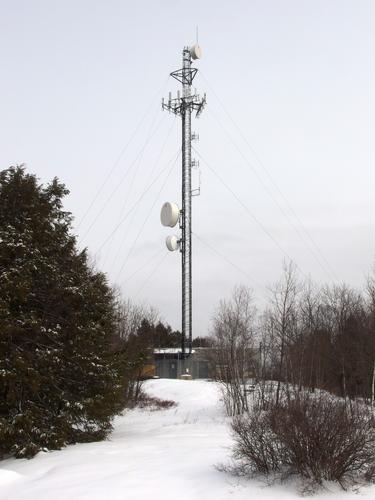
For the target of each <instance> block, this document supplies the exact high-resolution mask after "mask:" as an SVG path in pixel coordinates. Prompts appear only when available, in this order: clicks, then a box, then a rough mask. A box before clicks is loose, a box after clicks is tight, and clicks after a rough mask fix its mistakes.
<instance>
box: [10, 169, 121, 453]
mask: <svg viewBox="0 0 375 500" xmlns="http://www.w3.org/2000/svg"><path fill="white" fill-rule="evenodd" d="M66 194H68V191H67V189H66V188H65V186H64V185H63V184H61V183H59V182H58V180H57V179H56V178H55V179H54V180H53V181H52V182H51V183H50V184H49V185H47V186H45V187H44V186H42V185H40V184H39V183H38V180H37V178H36V177H35V176H34V175H30V174H27V173H26V172H25V169H24V168H23V167H11V168H9V169H7V170H4V171H2V172H0V457H1V456H6V455H15V456H17V457H30V456H33V455H34V454H35V453H37V452H38V451H39V450H43V449H44V450H47V449H59V448H61V447H62V446H64V445H66V444H68V443H73V442H77V441H87V440H94V439H100V438H103V437H104V436H105V435H106V434H107V433H108V432H109V431H110V429H111V423H110V422H111V418H112V416H113V415H114V413H115V412H116V410H118V407H119V400H120V396H121V390H122V387H121V382H120V380H121V377H120V373H119V364H120V361H119V360H118V358H115V357H114V355H113V352H112V348H111V346H112V340H113V335H114V330H115V313H114V307H115V306H114V304H115V301H114V297H113V294H112V291H111V289H110V287H109V286H108V284H107V282H106V278H105V276H104V275H103V274H102V273H99V272H96V271H95V270H94V269H93V268H92V266H90V265H89V263H88V257H87V253H86V251H79V250H78V249H77V244H76V238H75V236H73V235H72V233H71V222H72V217H71V214H70V213H68V212H65V211H63V209H62V199H63V197H64V196H65V195H66Z"/></svg>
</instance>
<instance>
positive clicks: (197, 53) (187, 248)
mask: <svg viewBox="0 0 375 500" xmlns="http://www.w3.org/2000/svg"><path fill="white" fill-rule="evenodd" d="M200 57H201V49H200V47H199V46H198V45H194V46H193V47H184V49H183V51H182V69H179V70H177V71H173V72H172V73H171V76H172V77H173V78H175V79H176V80H177V81H179V82H180V83H181V84H182V95H180V92H179V91H178V92H177V98H174V99H172V97H171V94H169V98H168V101H167V102H164V99H163V102H162V108H163V109H165V110H168V111H170V112H172V113H174V114H175V115H179V116H181V123H182V148H181V149H182V186H181V187H182V208H181V210H180V213H179V222H180V228H181V239H180V240H178V243H179V245H178V246H176V248H175V247H173V245H172V246H170V245H169V244H168V239H167V246H168V248H169V249H170V250H176V249H177V248H179V249H180V252H181V270H182V346H181V347H182V357H183V358H184V357H186V355H187V354H190V353H191V347H192V241H191V232H192V203H191V202H192V196H193V193H192V183H191V169H192V163H193V162H192V158H191V142H192V133H191V115H192V112H193V111H196V116H197V117H198V116H199V114H200V113H201V111H202V110H203V107H204V105H205V103H206V96H205V95H204V97H203V98H201V97H199V95H197V94H192V91H191V86H192V83H193V80H194V77H195V75H196V74H197V72H198V70H197V69H196V68H194V67H192V61H193V60H195V59H199V58H200ZM166 205H171V204H165V205H164V206H163V208H162V223H163V224H164V225H168V226H171V227H173V225H174V224H171V223H165V222H168V221H167V220H166V219H164V221H163V210H164V212H165V210H166V208H165V206H166ZM164 215H165V213H164ZM169 238H170V237H169ZM169 241H170V240H169ZM186 341H187V342H188V346H187V347H188V353H187V352H186Z"/></svg>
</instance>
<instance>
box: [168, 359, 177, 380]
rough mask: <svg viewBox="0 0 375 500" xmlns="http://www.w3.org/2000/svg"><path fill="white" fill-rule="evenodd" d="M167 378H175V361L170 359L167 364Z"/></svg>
mask: <svg viewBox="0 0 375 500" xmlns="http://www.w3.org/2000/svg"><path fill="white" fill-rule="evenodd" d="M169 378H177V360H176V359H172V361H171V362H170V364H169Z"/></svg>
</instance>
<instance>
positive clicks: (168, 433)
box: [0, 379, 375, 500]
mask: <svg viewBox="0 0 375 500" xmlns="http://www.w3.org/2000/svg"><path fill="white" fill-rule="evenodd" d="M145 387H146V390H147V392H148V393H149V394H150V395H153V396H158V397H161V398H164V399H172V400H174V401H176V402H177V403H178V406H177V407H174V408H171V409H169V410H160V411H149V410H140V409H136V410H132V411H128V412H126V413H125V414H124V415H122V416H119V417H117V418H116V419H115V422H114V431H113V433H112V434H111V436H110V438H109V439H108V440H107V441H103V442H100V443H88V444H79V445H74V446H69V447H67V448H65V449H63V450H61V451H55V452H48V453H39V454H38V455H37V456H36V457H35V458H34V459H32V460H15V459H9V460H5V461H3V462H0V499H1V500H8V499H9V500H10V499H12V500H21V499H22V500H25V499H28V500H34V499H35V500H47V499H48V500H51V499H52V500H67V499H69V500H76V499H87V500H88V499H90V500H99V499H111V500H117V499H121V500H148V499H150V500H151V499H152V500H172V499H173V500H203V499H204V500H228V499H230V500H245V499H246V500H248V499H250V498H251V499H255V500H266V499H273V500H274V499H276V498H277V499H281V500H291V499H296V498H300V496H299V494H298V491H297V489H296V484H293V483H289V484H283V485H280V484H274V485H272V486H267V485H265V484H264V483H262V482H261V481H260V480H248V479H243V478H241V479H239V478H235V477H232V476H231V475H229V474H226V473H223V472H219V471H218V470H217V469H216V468H215V464H216V465H217V464H220V463H225V462H227V461H228V456H229V453H230V446H231V442H232V441H231V436H230V432H229V427H228V423H229V420H228V419H227V417H226V416H225V414H224V411H223V408H222V404H221V402H220V392H219V389H218V386H217V385H216V384H215V383H213V382H208V381H198V380H194V381H182V380H166V379H159V380H152V381H149V382H147V383H146V385H145ZM359 497H360V498H366V499H369V498H371V499H375V486H371V487H363V488H361V490H360V492H359V494H358V493H355V492H353V491H352V492H348V493H345V492H343V491H342V490H341V489H340V488H339V487H337V486H329V491H325V492H320V493H319V494H317V495H316V496H314V499H316V500H322V499H324V500H327V499H330V500H342V499H345V500H354V498H355V499H357V500H358V498H359Z"/></svg>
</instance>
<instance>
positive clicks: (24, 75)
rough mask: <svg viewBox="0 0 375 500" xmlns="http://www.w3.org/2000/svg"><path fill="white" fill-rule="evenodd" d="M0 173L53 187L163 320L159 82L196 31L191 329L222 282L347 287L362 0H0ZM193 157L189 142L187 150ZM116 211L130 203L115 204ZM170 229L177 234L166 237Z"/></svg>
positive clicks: (366, 140)
mask: <svg viewBox="0 0 375 500" xmlns="http://www.w3.org/2000/svg"><path fill="white" fill-rule="evenodd" d="M0 9H1V12H0V53H1V70H2V71H1V73H2V77H1V79H0V96H1V110H0V120H1V134H0V156H1V168H7V167H8V166H10V165H15V164H20V163H25V164H26V166H27V168H28V170H29V171H30V172H32V173H35V174H37V175H38V177H39V178H40V179H41V181H43V182H47V181H48V180H51V179H52V178H53V177H54V176H57V177H59V179H60V180H61V181H63V182H64V183H65V184H66V185H67V187H68V188H69V189H70V192H71V193H70V195H69V197H68V198H67V199H66V202H65V207H66V209H67V210H70V211H71V212H73V214H74V216H75V232H76V234H77V235H78V239H79V242H80V246H81V247H84V246H88V248H89V250H90V253H91V255H92V256H93V257H94V258H95V260H96V262H97V265H98V267H99V268H100V269H102V270H104V271H105V272H107V273H108V275H109V278H110V281H111V282H112V283H117V284H119V285H120V286H121V288H122V291H123V294H124V296H126V297H132V298H135V300H139V301H145V302H147V303H150V304H152V305H153V306H155V307H156V308H158V309H159V311H160V313H161V315H162V316H163V318H164V319H165V320H166V321H168V322H169V323H170V324H171V325H172V326H173V327H175V328H178V327H179V326H180V255H179V254H178V253H175V254H170V253H169V254H167V250H166V248H165V243H164V240H165V237H166V236H167V235H168V234H173V233H174V232H175V231H174V230H173V229H171V230H170V231H168V229H166V228H164V227H162V226H161V224H160V220H159V213H160V207H161V205H162V203H163V202H164V201H176V202H179V201H180V196H181V194H180V190H181V188H180V182H181V180H180V179H181V157H180V156H178V152H179V148H180V135H181V132H180V127H181V123H180V120H179V119H178V118H174V117H173V115H169V114H168V113H166V112H162V111H161V106H160V102H161V98H162V97H163V96H165V97H167V95H168V92H169V91H172V92H173V93H175V92H176V90H177V88H178V83H177V82H175V81H174V80H172V79H171V78H169V79H168V75H169V73H170V72H171V71H173V70H176V69H179V68H180V67H181V52H182V48H183V47H184V46H185V45H191V44H192V43H194V42H195V39H196V26H197V25H198V26H199V44H200V45H201V47H202V50H203V58H202V59H201V60H200V61H199V62H198V63H197V64H196V67H197V68H198V69H199V73H198V75H197V77H196V79H195V82H194V83H195V86H196V88H197V92H199V93H204V92H206V93H207V101H208V105H207V108H206V110H205V111H204V112H203V114H202V116H201V117H200V118H199V120H194V121H193V122H194V123H193V129H194V130H196V131H197V132H198V133H199V135H200V141H199V142H198V143H195V144H194V147H195V148H196V150H197V151H198V153H199V154H200V155H201V157H202V158H203V159H204V161H203V160H202V159H201V161H200V170H201V175H199V171H198V170H194V172H193V182H194V186H196V187H198V184H199V177H200V178H201V195H200V196H199V197H196V198H194V204H193V214H194V215H193V217H194V219H193V231H194V233H195V234H196V236H195V237H194V262H193V268H194V280H193V281H194V335H195V336H197V335H204V334H206V332H207V329H208V328H209V324H210V320H211V317H212V315H213V313H214V310H215V307H216V306H217V304H218V301H219V300H220V298H223V297H227V296H229V295H230V293H231V290H232V288H233V286H234V285H235V284H240V283H242V284H245V285H247V286H250V287H252V288H253V289H254V293H255V296H256V298H257V299H258V301H259V303H260V304H261V303H262V301H263V300H264V297H265V296H267V289H266V288H267V286H268V285H269V284H270V283H272V282H275V281H276V280H277V279H278V278H279V276H280V273H281V266H282V261H283V259H284V258H285V257H287V258H292V259H293V260H295V262H296V263H297V265H298V268H299V270H300V272H301V275H302V276H303V275H305V276H309V275H310V276H311V277H312V279H313V280H315V281H317V282H318V283H326V282H327V283H332V282H333V281H334V280H338V281H340V282H343V281H345V282H347V283H348V284H351V285H353V286H355V287H360V286H362V285H363V283H364V281H365V276H366V274H367V273H368V272H369V271H370V270H371V268H372V267H373V265H374V263H375V223H374V214H375V196H374V189H375V178H374V177H375V175H374V172H375V169H374V166H375V165H374V164H375V140H374V137H375V68H374V60H375V58H374V57H375V56H374V54H375V30H374V22H375V2H374V1H373V0H369V1H364V0H352V1H345V0H337V1H333V0H321V1H320V0H310V1H306V0H305V1H304V0H295V1H291V0H284V1H283V0H278V1H276V0H275V1H266V0H259V1H254V0H244V1H239V0H234V1H231V2H229V1H221V0H215V1H212V0H205V1H200V2H197V1H192V0H190V1H189V2H181V1H177V0H173V1H167V0H164V1H160V0H159V1H152V0H147V1H145V0H138V1H136V2H134V1H127V0H122V1H120V0H117V1H116V0H105V1H104V0H102V1H95V0H86V1H85V0H74V1H71V0H64V1H62V0H60V1H56V0H45V1H36V0H27V1H26V0H25V1H18V0H12V1H6V0H0ZM196 157H197V158H198V154H196ZM133 207H134V208H133ZM177 234H178V232H177Z"/></svg>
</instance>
